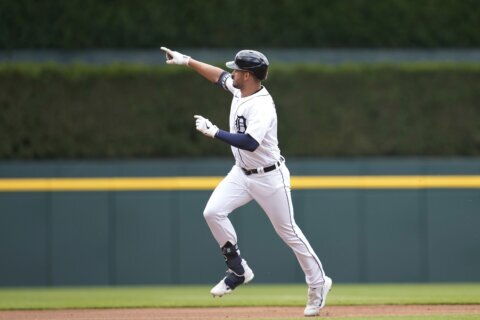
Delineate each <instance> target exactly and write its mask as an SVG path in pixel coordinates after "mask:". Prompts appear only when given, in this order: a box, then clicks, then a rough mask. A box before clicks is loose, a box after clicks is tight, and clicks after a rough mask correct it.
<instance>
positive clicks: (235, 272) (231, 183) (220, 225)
mask: <svg viewBox="0 0 480 320" xmlns="http://www.w3.org/2000/svg"><path fill="white" fill-rule="evenodd" d="M245 182H246V180H245V174H244V173H243V172H242V171H241V170H240V169H239V168H238V167H233V168H232V170H231V171H230V172H229V174H228V175H227V176H226V177H225V178H224V179H223V180H222V181H221V182H220V184H219V185H218V186H217V187H216V188H215V190H214V191H213V193H212V195H211V196H210V199H209V200H208V203H207V205H206V207H205V210H204V212H203V215H204V217H205V220H206V221H207V224H208V226H209V228H210V230H211V232H212V234H213V237H214V238H215V240H216V241H217V242H218V244H219V246H220V248H221V250H222V254H223V256H224V258H225V263H226V264H227V267H228V272H227V276H226V277H225V278H223V279H222V280H221V281H220V282H219V283H218V284H217V285H216V286H215V287H213V288H212V290H211V293H212V294H213V296H223V295H224V294H227V293H230V292H231V291H232V290H233V289H235V288H236V287H237V286H239V285H240V284H242V283H248V282H250V281H251V280H252V279H253V272H252V270H251V269H250V268H249V266H248V265H247V263H246V261H245V260H244V259H242V257H241V256H240V250H239V249H238V245H237V234H236V232H235V229H234V227H233V225H232V223H231V221H230V219H229V218H228V215H229V214H230V213H231V212H232V211H233V210H235V209H236V208H238V207H240V206H242V205H244V204H246V203H248V202H249V201H251V200H252V197H251V195H250V193H249V192H248V190H247V187H246V184H245Z"/></svg>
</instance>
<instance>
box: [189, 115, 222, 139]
mask: <svg viewBox="0 0 480 320" xmlns="http://www.w3.org/2000/svg"><path fill="white" fill-rule="evenodd" d="M194 118H195V119H197V120H196V121H195V126H196V128H197V130H198V131H200V132H201V133H203V134H204V135H206V136H208V137H210V138H214V137H215V135H216V134H217V132H218V127H217V126H216V125H214V124H212V123H211V122H210V120H208V119H205V118H204V117H202V116H198V115H195V116H194Z"/></svg>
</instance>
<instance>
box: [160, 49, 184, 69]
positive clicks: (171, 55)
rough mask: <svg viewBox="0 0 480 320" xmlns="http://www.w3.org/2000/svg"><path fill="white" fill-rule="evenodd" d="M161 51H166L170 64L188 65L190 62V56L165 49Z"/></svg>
mask: <svg viewBox="0 0 480 320" xmlns="http://www.w3.org/2000/svg"><path fill="white" fill-rule="evenodd" d="M160 49H162V50H163V51H165V57H166V58H167V63H168V64H180V65H182V64H183V65H188V62H189V61H190V57H189V56H186V55H184V54H181V53H180V52H177V51H172V50H170V49H168V48H165V47H161V48H160Z"/></svg>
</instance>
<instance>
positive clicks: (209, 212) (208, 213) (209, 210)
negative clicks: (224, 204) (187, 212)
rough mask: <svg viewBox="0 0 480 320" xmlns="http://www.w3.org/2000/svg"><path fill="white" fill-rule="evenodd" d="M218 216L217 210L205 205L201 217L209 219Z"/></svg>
mask: <svg viewBox="0 0 480 320" xmlns="http://www.w3.org/2000/svg"><path fill="white" fill-rule="evenodd" d="M217 216H218V214H217V211H216V210H213V208H211V207H208V206H207V207H206V208H205V210H203V217H204V218H205V220H207V221H209V220H214V219H216V218H217Z"/></svg>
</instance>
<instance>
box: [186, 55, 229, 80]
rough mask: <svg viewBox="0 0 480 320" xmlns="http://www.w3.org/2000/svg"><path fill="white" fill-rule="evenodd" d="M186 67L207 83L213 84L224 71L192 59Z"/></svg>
mask: <svg viewBox="0 0 480 320" xmlns="http://www.w3.org/2000/svg"><path fill="white" fill-rule="evenodd" d="M187 65H188V66H189V67H190V68H192V69H193V70H195V71H196V72H198V73H199V74H200V75H202V76H203V77H204V78H206V79H207V80H208V81H210V82H213V83H217V82H218V79H219V78H220V75H221V74H222V73H223V72H224V70H222V69H220V68H219V67H215V66H212V65H210V64H208V63H205V62H201V61H198V60H195V59H193V58H190V60H189V61H188V64H187Z"/></svg>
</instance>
